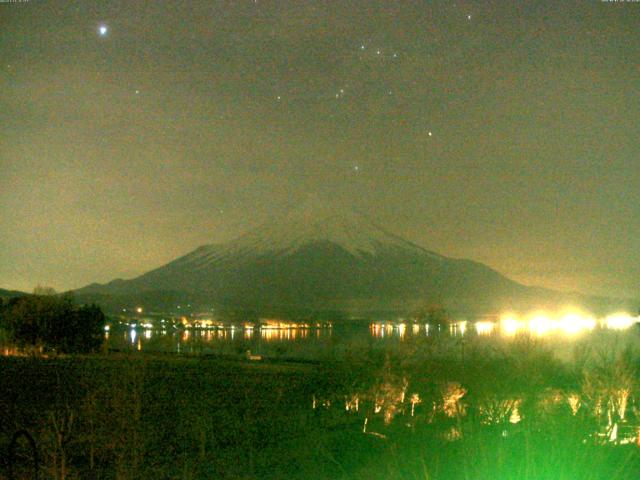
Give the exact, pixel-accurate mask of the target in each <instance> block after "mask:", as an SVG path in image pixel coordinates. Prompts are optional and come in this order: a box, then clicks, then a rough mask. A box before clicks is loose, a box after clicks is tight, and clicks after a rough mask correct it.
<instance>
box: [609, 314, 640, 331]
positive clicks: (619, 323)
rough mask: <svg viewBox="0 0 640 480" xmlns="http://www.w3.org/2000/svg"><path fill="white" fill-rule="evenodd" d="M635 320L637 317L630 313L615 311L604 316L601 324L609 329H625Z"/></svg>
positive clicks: (635, 321)
mask: <svg viewBox="0 0 640 480" xmlns="http://www.w3.org/2000/svg"><path fill="white" fill-rule="evenodd" d="M637 322H638V319H637V318H635V317H632V316H631V315H627V314H626V313H615V314H613V315H609V316H608V317H606V318H605V319H604V322H603V324H604V326H606V328H608V329H611V330H626V329H627V328H629V327H631V326H632V325H633V324H634V323H637Z"/></svg>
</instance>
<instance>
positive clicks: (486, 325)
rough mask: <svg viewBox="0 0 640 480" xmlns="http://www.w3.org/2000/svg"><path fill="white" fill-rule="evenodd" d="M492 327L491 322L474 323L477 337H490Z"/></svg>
mask: <svg viewBox="0 0 640 480" xmlns="http://www.w3.org/2000/svg"><path fill="white" fill-rule="evenodd" d="M494 326H495V325H494V323H493V322H476V324H475V327H476V333H477V334H478V335H491V333H492V332H493V328H494Z"/></svg>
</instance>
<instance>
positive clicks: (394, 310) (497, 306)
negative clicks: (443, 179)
mask: <svg viewBox="0 0 640 480" xmlns="http://www.w3.org/2000/svg"><path fill="white" fill-rule="evenodd" d="M75 293H76V295H78V296H79V297H81V298H83V299H90V300H92V301H98V303H103V304H104V303H108V304H110V305H114V304H116V303H119V304H120V305H124V304H129V305H133V304H135V303H137V302H144V303H146V304H149V303H150V302H151V303H154V302H155V303H156V304H157V305H156V308H158V309H159V308H166V306H167V305H169V304H173V305H174V306H175V303H176V302H178V303H180V302H181V301H185V299H190V300H191V301H192V302H194V303H200V304H207V305H212V306H216V307H219V308H221V309H231V310H236V311H245V312H258V313H259V314H261V315H273V314H277V315H287V314H292V315H300V314H314V313H321V312H341V313H345V314H349V315H372V314H376V313H378V314H381V313H384V314H407V313H409V312H411V311H412V310H414V309H415V308H417V307H419V306H421V305H425V304H428V303H434V302H438V303H442V304H444V305H445V306H446V307H447V308H448V309H450V310H451V311H452V312H456V313H464V314H467V313H468V314H475V313H490V312H497V311H499V310H502V309H504V308H528V307H530V306H532V305H534V304H536V302H538V303H537V304H536V306H537V305H539V304H540V302H546V303H549V302H551V303H555V302H562V301H565V300H566V298H567V295H565V294H560V293H558V292H553V291H550V290H545V289H541V288H533V287H527V286H524V285H522V284H519V283H517V282H515V281H512V280H510V279H508V278H506V277H504V276H503V275H501V274H499V273H498V272H496V271H494V270H492V269H491V268H489V267H487V266H485V265H483V264H480V263H477V262H474V261H471V260H462V259H454V258H448V257H445V256H443V255H439V254H437V253H434V252H432V251H429V250H426V249H425V248H423V247H421V246H419V245H417V244H415V243H412V242H410V241H408V240H406V239H403V238H401V237H399V236H397V235H394V234H393V233H390V232H387V231H386V230H384V229H383V228H380V227H378V226H377V225H375V224H374V223H373V222H371V221H370V220H369V219H368V218H366V217H365V216H362V215H358V214H354V213H343V212H340V213H338V212H337V211H334V210H332V209H330V208H320V209H318V208H306V207H303V208H300V209H297V210H294V211H291V212H289V213H287V214H285V215H283V216H281V217H280V218H277V219H274V220H273V221H271V222H269V223H267V224H265V225H263V226H261V227H259V228H256V229H255V230H252V231H250V232H248V233H246V234H244V235H242V236H240V237H239V238H237V239H235V240H233V241H230V242H227V243H222V244H211V245H204V246H201V247H199V248H197V249H196V250H194V251H192V252H190V253H188V254H186V255H184V256H183V257H180V258H178V259H176V260H174V261H172V262H170V263H168V264H166V265H164V266H161V267H159V268H157V269H155V270H151V271H149V272H147V273H145V274H143V275H141V276H139V277H137V278H133V279H131V280H121V279H118V280H114V281H112V282H109V283H107V284H103V285H100V284H91V285H89V286H86V287H84V288H82V289H79V290H76V292H75ZM181 299H182V300H181ZM574 300H575V299H574ZM165 304H166V305H165Z"/></svg>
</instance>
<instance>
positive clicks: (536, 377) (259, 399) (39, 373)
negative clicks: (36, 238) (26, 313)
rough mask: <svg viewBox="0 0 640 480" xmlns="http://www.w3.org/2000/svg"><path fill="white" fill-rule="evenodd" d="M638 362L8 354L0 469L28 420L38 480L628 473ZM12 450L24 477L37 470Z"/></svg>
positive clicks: (638, 457) (415, 353)
mask: <svg viewBox="0 0 640 480" xmlns="http://www.w3.org/2000/svg"><path fill="white" fill-rule="evenodd" d="M638 366H639V364H638V360H637V358H636V357H634V356H633V354H631V353H630V352H620V353H619V354H618V355H615V356H613V355H593V354H587V353H586V352H583V354H581V355H578V356H577V357H576V359H575V361H574V362H573V363H570V364H567V363H560V362H559V361H557V360H555V359H554V358H553V356H552V355H551V354H550V353H549V352H548V351H546V350H545V349H544V348H543V347H542V346H541V345H539V344H538V343H536V342H533V341H532V340H530V339H526V338H523V339H521V340H519V341H514V342H511V343H510V344H508V345H504V346H503V347H502V348H500V349H497V348H495V346H491V347H486V348H481V347H477V348H476V347H474V348H469V349H468V350H467V351H466V352H464V355H460V351H459V350H457V349H455V348H451V346H450V345H444V344H443V343H442V342H438V341H432V340H429V339H421V340H420V341H417V340H416V341H414V342H405V343H403V344H402V345H400V344H398V345H397V346H395V347H391V346H385V347H384V348H380V349H373V348H367V349H360V350H354V351H352V352H348V355H347V356H346V358H344V360H340V361H330V360H325V361H321V362H318V363H305V364H295V363H292V362H286V363H285V362H282V363H265V362H246V361H240V360H236V361H233V360H225V359H221V358H215V357H207V356H200V357H180V356H171V355H140V354H137V355H136V354H133V355H121V354H103V355H90V356H74V357H55V358H38V357H4V358H0V370H1V371H2V375H1V376H0V391H2V396H1V397H0V412H1V416H0V454H1V455H2V461H3V464H4V465H3V466H4V469H3V470H0V471H4V472H6V471H7V467H8V465H7V463H8V457H7V452H8V446H9V442H10V440H11V435H12V434H13V433H14V432H15V431H18V430H21V429H26V430H28V431H29V432H30V433H31V434H32V436H33V437H34V439H35V440H36V443H37V446H38V451H39V453H40V459H41V478H51V479H56V480H57V479H73V478H91V479H97V478H104V479H111V478H113V479H140V478H149V479H152V478H153V479H156V478H177V479H199V478H202V479H205V478H206V479H208V478H265V479H271V478H273V479H275V478H306V479H325V478H326V479H329V478H355V479H360V478H361V479H371V478H373V479H376V478H380V479H388V478H410V479H412V478H415V479H427V478H429V479H465V478H469V479H512V478H513V479H536V480H539V479H547V478H548V479H603V478H607V479H615V478H620V479H622V478H630V477H631V476H632V475H633V474H635V473H636V472H638V471H640V449H638V447H637V446H636V445H635V444H634V443H633V439H634V438H636V437H635V436H634V435H636V434H637V432H636V431H635V429H637V424H636V423H635V422H636V415H637V413H638V412H637V409H636V402H635V395H636V393H637V385H636V380H635V379H636V378H638V377H637V373H638V372H637V369H638ZM628 441H630V443H629V444H626V445H623V444H622V443H625V442H628ZM18 450H19V452H18V453H19V455H18V460H17V461H16V462H15V463H16V468H17V473H18V474H19V475H22V477H20V476H18V478H31V477H29V476H28V475H29V470H28V463H29V456H30V453H29V451H28V449H26V448H25V446H24V445H23V444H21V445H20V446H19V449H18Z"/></svg>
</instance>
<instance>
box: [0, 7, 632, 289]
mask: <svg viewBox="0 0 640 480" xmlns="http://www.w3.org/2000/svg"><path fill="white" fill-rule="evenodd" d="M639 32H640V2H615V3H614V2H601V1H598V0H583V1H580V2H570V1H553V2H541V1H540V2H521V1H500V2H498V1H495V2H490V1H478V2H461V1H447V2H433V3H431V2H408V1H406V2H394V1H360V2H355V1H344V2H340V1H324V2H322V1H308V0H296V1H291V0H278V1H265V0H257V1H254V0H248V1H245V0H237V1H233V2H222V1H207V2H200V1H194V2H184V1H180V0H174V1H168V2H162V1H144V2H143V1H131V0H127V1H109V2H94V1H89V0H87V1H82V2H67V1H62V0H60V1H57V2H42V1H39V0H29V1H28V2H23V3H15V2H7V1H6V0H5V1H3V2H2V3H0V60H1V64H0V87H1V88H0V174H1V177H0V179H1V187H0V287H2V288H13V289H23V290H31V289H32V288H33V287H34V285H36V284H38V283H40V284H46V285H51V286H53V287H55V288H56V289H58V290H65V289H70V288H77V287H81V286H84V285H86V284H88V283H91V282H94V281H99V282H105V281H109V280H111V279H113V278H116V277H123V278H129V277H132V276H136V275H139V274H141V273H143V272H145V271H147V270H149V269H151V268H155V267H157V266H160V265H161V264H163V263H166V262H167V261H169V260H172V259H173V258H175V257H177V256H179V255H182V254H185V253H187V252H189V251H190V250H192V249H194V248H195V247H197V246H199V245H202V244H205V243H215V242H220V241H225V240H229V239H231V238H233V237H235V236H237V235H239V234H241V233H243V232H244V231H245V230H247V229H248V228H251V227H254V226H256V225H259V224H260V223H262V222H264V221H265V220H267V219H268V218H269V217H270V216H271V215H274V214H276V213H278V212H281V211H283V210H284V209H286V208H288V207H290V206H292V205H295V204H297V203H299V202H301V201H305V200H306V199H307V198H308V197H312V198H316V199H318V198H319V199H321V200H322V199H331V201H332V202H334V203H336V204H339V205H341V206H342V207H344V208H352V207H353V208H356V209H358V210H360V211H363V212H365V213H366V214H367V215H369V216H370V217H371V218H372V219H373V220H374V221H376V223H378V224H379V225H381V226H383V227H385V228H386V229H388V230H391V231H393V232H394V233H396V234H399V235H401V236H404V237H406V238H408V239H410V240H412V241H414V242H416V243H418V244H420V245H422V246H424V247H426V248H428V249H431V250H434V251H437V252H439V253H441V254H444V255H448V256H455V257H464V258H471V259H474V260H478V261H481V262H484V263H486V264H488V265H490V266H492V267H494V268H495V269H497V270H498V271H500V272H501V273H504V274H506V275H507V276H509V277H511V278H513V279H515V280H519V281H522V282H525V283H528V284H538V285H542V286H547V287H552V288H559V289H563V290H580V291H583V292H590V293H599V294H606V295H615V296H636V297H637V296H639V293H640V33H639Z"/></svg>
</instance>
